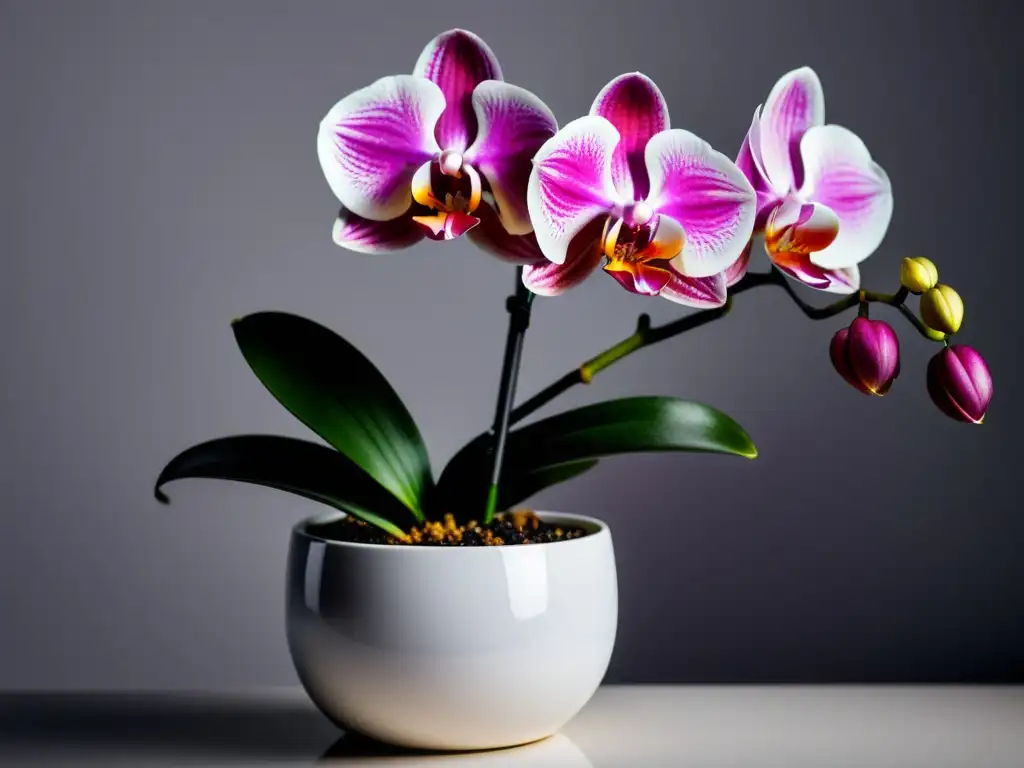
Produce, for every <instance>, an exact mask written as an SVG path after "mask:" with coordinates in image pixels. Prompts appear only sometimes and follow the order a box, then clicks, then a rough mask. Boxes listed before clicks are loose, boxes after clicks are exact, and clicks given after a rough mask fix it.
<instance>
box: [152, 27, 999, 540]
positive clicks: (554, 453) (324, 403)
mask: <svg viewBox="0 0 1024 768" xmlns="http://www.w3.org/2000/svg"><path fill="white" fill-rule="evenodd" d="M317 151H318V155H319V159H320V164H321V167H322V169H323V172H324V176H325V178H326V180H327V183H328V185H329V187H330V189H331V190H332V191H333V193H334V194H335V196H336V197H337V199H338V200H339V202H340V203H341V210H340V212H339V213H338V217H337V219H336V221H335V223H334V228H333V240H334V242H335V243H337V244H338V245H339V246H341V247H343V248H345V249H347V250H349V251H355V252H361V253H385V252H395V251H400V250H403V249H407V248H409V247H410V246H412V245H414V244H415V243H417V242H418V241H420V240H422V239H423V238H429V239H433V240H443V241H447V240H454V239H457V238H459V237H462V236H466V237H467V238H468V239H469V240H470V241H471V242H472V243H473V244H474V245H475V246H477V247H478V248H480V249H481V250H483V251H485V252H487V253H489V254H491V255H493V256H496V257H498V258H499V259H500V260H502V261H505V262H509V263H511V264H514V265H515V266H516V290H515V293H514V294H513V295H512V296H511V297H509V300H508V302H507V309H508V313H509V331H508V336H507V339H506V344H505V354H504V361H503V366H502V374H501V379H500V387H499V392H498V397H497V404H496V409H495V417H494V421H493V423H492V424H491V426H490V428H489V429H487V430H485V431H483V432H481V434H480V435H478V436H477V437H475V438H474V439H472V440H471V441H469V442H468V443H467V444H466V445H465V446H464V447H463V448H462V449H461V450H460V451H458V452H457V453H456V455H455V456H454V457H453V458H452V460H451V461H450V462H449V463H448V464H447V465H446V466H445V467H444V469H443V471H442V472H441V473H440V475H439V477H438V478H437V479H436V480H435V479H434V474H433V472H432V469H431V465H430V462H429V459H428V457H427V452H426V448H425V446H424V442H423V440H422V437H421V436H420V433H419V430H418V428H417V426H416V424H415V422H414V420H413V418H412V416H411V415H410V413H409V411H408V410H407V408H406V407H405V405H404V404H403V403H402V401H401V399H400V398H399V397H398V395H397V393H396V392H395V391H394V389H393V388H392V387H391V385H390V384H389V383H388V381H387V380H386V378H385V377H384V376H383V374H382V373H381V372H380V371H379V370H378V369H377V368H376V367H375V366H374V365H373V364H372V363H371V362H370V361H369V360H368V359H367V358H366V357H365V356H364V355H363V354H362V353H360V352H359V351H358V350H357V349H356V348H355V347H354V346H352V345H351V344H349V343H348V342H347V341H345V340H344V339H343V338H341V337H340V336H338V335H336V334H335V333H333V332H332V331H330V330H328V329H327V328H325V327H323V326H322V325H319V324H317V323H315V322H313V321H310V320H306V319H303V318H301V317H297V316H294V315H288V314H283V313H274V312H265V313H259V314H255V315H251V316H249V317H245V318H243V319H241V320H238V321H236V322H235V323H234V332H235V337H236V340H237V342H238V345H239V348H240V350H241V352H242V354H243V356H244V357H245V359H246V361H247V362H248V364H249V365H250V367H251V368H252V369H253V371H254V372H255V373H256V375H257V376H258V377H259V379H260V380H261V381H262V382H263V384H264V385H265V386H266V387H267V389H268V390H269V391H270V392H271V393H272V394H273V395H274V397H275V398H277V400H278V401H280V403H281V404H282V405H284V406H285V407H286V408H287V409H288V410H289V411H291V412H292V413H293V414H294V415H295V416H296V417H297V418H298V419H300V420H301V421H302V422H303V423H304V424H306V425H307V426H308V427H309V428H310V429H312V430H313V431H314V432H315V433H316V434H318V435H319V436H320V437H321V438H322V439H323V441H325V442H326V443H327V445H323V444H320V443H313V442H308V441H303V440H295V439H292V438H285V437H277V436H268V435H245V436H236V437H228V438H221V439H216V440H212V441H209V442H206V443H203V444H200V445H197V446H195V447H193V448H190V449H188V450H186V451H184V452H183V453H181V454H179V455H178V456H177V457H176V458H174V459H173V460H172V461H171V462H170V463H169V464H168V465H167V466H166V467H165V469H164V470H163V472H162V473H161V475H160V477H159V479H158V481H157V495H158V497H159V498H161V499H162V500H164V501H166V496H164V495H163V492H162V490H161V488H162V486H163V485H164V484H165V483H167V482H169V481H172V480H177V479H181V478H189V477H208V478H222V479H229V480H236V481H243V482H249V483H255V484H259V485H264V486H270V487H274V488H278V489H282V490H285V491H289V492H291V493H294V494H298V495H301V496H305V497H307V498H311V499H314V500H317V501H320V502H322V503H325V504H327V505H329V506H331V507H334V508H336V509H339V510H341V511H343V512H345V513H346V514H348V515H351V516H353V517H355V518H358V519H360V520H362V521H364V522H366V523H368V524H370V525H373V526H377V527H378V528H380V529H382V530H383V531H384V532H386V533H387V534H388V535H389V536H391V537H392V540H393V541H396V542H398V541H409V540H410V537H409V531H410V530H415V529H416V526H422V525H425V524H427V523H428V522H429V521H432V520H437V519H439V518H441V517H442V516H444V515H449V514H450V515H451V516H453V517H454V518H455V519H457V520H459V521H463V522H464V521H468V520H481V521H483V524H485V525H486V524H488V523H490V522H491V521H492V520H493V519H494V517H495V514H496V512H497V511H498V510H505V509H509V508H510V507H511V506H513V505H516V504H519V503H521V502H523V501H525V500H526V499H528V498H529V497H530V496H531V495H532V494H534V493H536V492H537V491H539V490H541V489H543V488H545V487H548V486H550V485H552V484H554V483H558V482H562V481H565V480H568V479H570V478H573V477H576V476H578V475H580V474H581V473H583V472H586V471H588V470H590V469H592V468H593V467H594V466H595V465H596V464H597V463H598V460H599V459H601V458H602V457H606V456H611V455H615V454H624V453H631V452H644V451H705V452H717V453H723V454H732V455H737V456H745V457H749V458H752V457H754V456H756V455H757V451H756V449H755V447H754V445H753V442H752V441H751V439H750V437H749V436H748V435H747V433H746V432H745V431H744V430H743V429H742V427H740V426H739V425H738V424H737V423H736V422H735V421H734V420H733V419H731V418H730V417H729V416H727V415H726V414H724V413H722V412H720V411H718V410H715V409H714V408H711V407H709V406H707V405H703V404H699V403H693V402H689V401H686V400H680V399H677V398H666V397H632V398H625V399H618V400H609V401H605V402H599V403H595V404H592V405H588V406H585V407H583V408H578V409H575V410H571V411H567V412H564V413H561V414H557V415H555V416H551V417H548V418H545V419H541V420H537V421H534V422H532V423H530V424H529V425H527V426H524V427H517V428H515V429H513V427H514V426H516V425H518V424H519V422H521V421H523V420H524V419H526V418H527V417H529V416H532V415H533V414H534V413H535V412H536V411H538V410H539V409H541V408H542V407H544V406H546V405H547V404H548V403H550V402H551V401H552V400H554V399H555V398H556V397H558V396H559V395H560V394H562V393H563V392H565V391H566V390H568V389H570V388H572V387H574V386H576V385H579V384H588V383H590V382H591V381H592V379H593V377H594V376H595V375H596V374H597V373H599V372H600V371H601V370H603V369H604V368H606V367H608V366H609V365H612V364H614V363H615V362H617V361H619V360H621V359H623V358H624V357H626V356H627V355H629V354H631V353H633V352H635V351H636V350H638V349H641V348H643V347H646V346H649V345H651V344H655V343H660V342H662V341H665V340H667V339H670V338H672V337H675V336H678V335H680V334H682V333H684V332H686V331H688V330H692V329H694V328H697V327H699V326H701V325H704V324H706V323H708V322H711V321H713V320H717V319H719V318H721V317H723V316H725V315H726V314H728V312H729V310H730V308H731V306H732V301H733V298H734V297H735V296H736V295H739V294H741V293H743V292H745V291H747V290H751V289H753V288H757V287H760V286H767V285H771V286H777V287H781V288H782V289H784V290H785V291H786V292H787V294H788V295H789V297H790V298H791V299H792V300H793V301H794V302H795V303H796V304H797V306H798V307H799V308H800V309H801V310H802V311H803V312H804V313H805V314H806V315H807V317H809V318H811V319H815V320H820V319H826V318H831V317H835V316H837V315H839V314H840V313H843V312H845V311H847V310H851V309H853V308H855V307H856V308H858V316H857V317H856V318H855V319H854V320H853V323H852V324H851V325H850V326H849V327H848V328H843V329H840V330H839V331H837V333H836V334H835V336H834V338H833V339H832V343H831V346H830V349H829V354H830V357H831V360H832V363H833V365H834V367H835V368H836V370H837V372H838V373H839V374H840V375H841V376H842V378H843V379H845V380H846V381H847V382H848V383H849V384H851V385H852V386H853V387H854V388H855V389H857V390H858V391H860V392H863V393H866V394H870V395H875V396H882V395H885V394H886V393H887V392H888V391H889V390H890V389H891V387H892V386H893V383H894V381H895V380H896V378H897V376H898V375H899V372H900V358H899V339H898V337H897V335H896V332H895V331H894V330H893V329H892V327H891V326H889V325H888V324H887V323H885V322H883V321H880V320H873V319H871V318H870V316H869V309H870V305H871V304H873V303H881V304H887V305H890V306H892V307H894V308H896V309H897V310H898V311H899V312H900V313H901V314H902V315H903V316H904V318H905V319H907V320H908V321H909V322H910V324H911V326H912V327H913V328H914V329H915V330H916V331H917V332H918V333H919V334H920V335H921V336H922V337H924V338H925V339H927V340H929V341H933V342H940V343H942V345H943V347H942V349H941V350H940V352H939V353H938V354H937V355H936V356H935V357H934V358H933V359H932V361H931V363H930V364H929V366H928V370H927V383H928V386H927V390H928V392H929V395H930V396H931V398H932V399H933V400H934V402H935V403H936V405H937V406H938V407H939V409H940V410H941V411H942V412H943V413H945V414H946V415H948V416H950V417H952V418H954V419H957V420H959V421H963V422H969V423H976V424H980V423H981V422H982V420H983V419H984V416H985V413H986V411H987V409H988V405H989V402H990V400H991V396H992V379H991V376H990V374H989V371H988V368H987V366H986V364H985V362H984V360H983V359H982V357H981V356H980V355H979V354H978V353H977V352H976V351H975V350H973V349H972V348H970V347H966V346H962V345H951V344H950V338H951V337H952V336H953V334H955V333H957V332H958V331H959V330H960V325H961V323H962V320H963V302H962V300H961V299H960V297H959V296H958V295H957V293H956V291H954V290H953V289H952V288H950V287H949V286H948V285H942V284H939V283H938V270H937V268H936V267H935V265H934V264H933V263H932V262H931V261H929V260H928V259H924V258H920V257H918V258H907V259H904V260H903V262H902V264H901V267H900V287H899V288H898V289H897V290H896V291H895V292H893V293H877V292H872V291H867V290H864V289H862V288H861V286H860V275H859V271H858V264H859V263H860V262H862V261H863V260H864V259H866V258H868V257H869V256H870V255H872V254H873V253H874V252H875V251H876V250H877V249H878V247H879V246H880V244H881V242H882V240H883V238H884V236H885V232H886V230H887V228H888V225H889V221H890V218H891V216H892V210H893V196H892V186H891V184H890V181H889V179H888V177H887V175H886V174H885V172H884V171H883V170H882V168H881V167H880V166H879V165H878V164H877V163H876V162H875V161H874V160H873V159H872V157H871V154H870V153H869V151H868V149H867V148H866V146H865V145H864V143H863V142H862V141H861V140H860V139H859V138H858V137H857V136H856V135H855V134H854V133H853V132H852V131H850V130H848V129H847V128H843V127H840V126H838V125H829V124H826V123H825V109H824V95H823V90H822V86H821V82H820V81H819V79H818V77H817V75H816V74H815V73H814V71H813V70H811V69H809V68H807V67H804V68H801V69H798V70H795V71H793V72H790V73H788V74H786V75H784V76H783V77H782V78H780V79H779V80H778V82H777V83H776V84H775V86H774V87H773V88H772V89H771V91H770V93H769V95H768V98H767V100H766V102H765V103H764V104H763V105H762V106H759V107H758V108H757V109H756V110H755V112H754V118H753V121H752V123H751V125H750V127H749V129H748V130H747V133H746V136H745V138H744V139H743V141H742V144H741V146H740V149H739V152H738V155H737V157H736V160H735V161H733V160H731V159H729V157H728V156H726V155H724V154H722V153H721V152H719V151H717V150H715V149H713V148H712V147H711V146H710V145H709V144H708V143H707V142H705V141H704V140H702V139H701V138H699V137H698V136H697V135H695V134H694V133H691V132H690V131H688V130H684V129H682V128H673V127H671V126H670V121H669V109H668V106H667V103H666V99H665V97H664V95H663V94H662V92H661V91H660V90H659V89H658V87H657V85H655V83H654V82H653V81H652V80H651V79H650V78H648V77H646V76H645V75H643V74H640V73H629V74H624V75H621V76H620V77H617V78H615V79H614V80H612V81H611V82H610V83H608V84H607V85H606V86H604V88H602V89H600V91H599V92H598V94H597V96H596V98H595V99H594V102H593V106H592V107H591V109H590V113H589V114H588V115H586V116H583V117H580V118H578V119H576V120H573V121H571V122H569V123H567V124H566V125H565V126H563V127H562V128H561V129H559V128H558V126H557V123H556V121H555V117H554V115H553V114H552V111H551V110H550V109H549V108H548V107H547V106H546V105H545V104H544V102H543V101H541V100H540V99H539V98H538V97H537V96H535V95H534V94H532V93H530V92H529V91H526V90H524V89H522V88H519V87H517V86H515V85H511V84H509V83H507V82H505V81H504V79H503V76H502V70H501V67H500V66H499V64H498V61H497V59H496V58H495V56H494V53H493V52H492V51H491V49H490V48H489V47H488V46H487V44H486V43H485V42H484V41H483V40H481V39H480V38H479V37H477V36H476V35H474V34H473V33H471V32H467V31H464V30H452V31H449V32H445V33H444V34H441V35H439V36H437V37H436V38H434V39H433V40H432V41H431V42H430V43H429V44H428V45H427V46H426V48H425V49H424V50H423V52H422V54H421V55H420V57H419V59H418V60H417V62H416V64H415V66H414V68H413V73H412V74H411V75H394V76H389V77H383V78H381V79H379V80H377V81H376V82H374V83H372V84H370V85H368V86H366V87H365V88H362V89H361V90H358V91H356V92H354V93H352V94H350V95H348V96H346V97H345V98H343V99H341V100H340V101H339V102H338V103H337V104H335V105H334V107H332V108H331V109H330V110H329V111H328V112H327V115H326V116H325V117H324V119H323V121H322V122H321V125H320V130H319V134H318V137H317ZM755 246H757V247H759V248H761V247H763V249H764V250H765V252H766V253H767V255H768V258H769V263H770V265H771V266H770V269H769V271H767V272H750V271H748V267H749V264H750V259H751V254H752V251H754V249H755ZM598 267H602V270H603V271H604V272H605V273H607V274H608V275H610V276H611V277H612V278H614V279H615V280H616V281H617V282H618V283H619V284H620V285H621V286H622V287H623V288H625V289H626V290H627V291H629V292H631V293H634V294H639V295H641V296H646V297H654V296H660V297H662V298H665V299H668V300H669V301H672V302H674V303H677V304H682V305H684V306H687V307H692V308H695V309H696V310H697V311H696V312H691V313H690V314H688V315H685V316H683V317H681V318H679V319H677V320H675V321H673V322H670V323H667V324H665V325H662V326H657V327H656V326H652V325H651V323H650V320H649V318H648V316H647V315H645V314H642V315H640V317H639V320H638V322H637V326H636V329H635V331H634V332H633V333H632V334H630V335H629V336H627V337H626V338H624V339H623V340H622V341H620V342H618V343H617V344H614V345H613V346H611V347H609V348H608V349H607V350H605V351H603V352H601V353H600V354H598V355H597V356H595V357H593V358H591V359H590V360H587V361H585V362H583V363H582V364H580V365H578V366H576V367H574V368H572V369H571V370H570V371H569V372H568V373H567V374H565V375H564V376H563V377H561V378H560V379H558V380H557V381H555V382H554V383H552V384H551V385H550V386H548V387H546V388H545V389H543V390H541V391H540V392H538V393H537V394H535V395H534V396H532V397H530V398H529V399H527V400H526V401H525V402H523V403H520V404H519V405H515V404H514V400H515V390H516V381H517V379H518V372H519V367H520V361H521V358H522V350H523V340H524V336H525V333H526V331H527V328H528V326H529V323H530V314H531V308H532V304H533V299H534V297H535V296H537V295H540V296H556V295H558V294H561V293H563V292H564V291H566V290H568V289H570V288H572V287H573V286H575V285H577V284H579V283H580V282H581V281H583V280H584V279H585V278H587V277H588V276H589V275H590V274H592V273H593V272H595V271H596V270H597V269H598ZM795 284H802V285H804V286H807V287H809V288H811V289H815V290H818V291H822V292H830V293H838V294H843V298H841V299H839V300H838V301H836V302H834V303H832V304H828V305H826V306H813V305H812V304H810V303H808V302H806V301H805V300H804V299H803V298H801V297H800V296H799V294H798V293H797V291H796V289H795V288H794V285H795ZM911 294H914V295H919V296H920V297H921V298H920V306H919V314H918V313H915V312H914V310H913V309H912V308H911V307H909V306H908V305H907V303H906V302H907V300H908V298H909V296H910V295H911Z"/></svg>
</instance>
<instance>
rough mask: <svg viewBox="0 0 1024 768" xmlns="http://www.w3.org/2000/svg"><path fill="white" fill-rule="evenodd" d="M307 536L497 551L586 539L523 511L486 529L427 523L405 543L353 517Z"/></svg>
mask: <svg viewBox="0 0 1024 768" xmlns="http://www.w3.org/2000/svg"><path fill="white" fill-rule="evenodd" d="M310 533H312V534H314V535H316V536H320V537H321V538H324V539H329V540H331V541H350V542H355V543H360V544H395V545H396V546H421V547H500V546H508V545H511V544H543V543H547V542H552V541H567V540H569V539H578V538H580V537H581V536H586V535H587V531H586V530H584V529H583V528H562V527H560V526H557V525H553V524H551V523H545V522H544V521H543V520H541V519H540V518H539V517H537V516H536V515H535V514H534V513H533V512H532V511H527V510H522V511H515V512H509V513H506V514H502V515H496V516H495V518H494V520H493V521H492V522H491V523H488V524H487V525H481V524H480V523H478V522H476V521H475V520H471V521H470V522H469V523H467V524H466V525H458V524H456V522H455V518H454V517H452V516H451V515H445V516H444V520H439V521H428V522H426V523H424V524H423V525H422V526H420V527H417V528H411V529H410V530H409V531H408V532H407V538H406V539H405V540H402V539H398V538H395V537H394V536H392V535H391V534H389V533H385V532H384V531H382V530H381V529H380V528H378V527H376V526H375V525H370V524H369V523H364V522H363V521H362V520H359V519H357V518H355V517H351V516H349V517H344V518H342V519H340V520H336V521H334V522H331V523H326V524H323V525H317V526H315V527H311V528H310Z"/></svg>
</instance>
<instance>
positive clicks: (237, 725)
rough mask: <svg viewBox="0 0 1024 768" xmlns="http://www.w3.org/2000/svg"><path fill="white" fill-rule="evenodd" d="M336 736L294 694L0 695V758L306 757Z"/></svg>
mask: <svg viewBox="0 0 1024 768" xmlns="http://www.w3.org/2000/svg"><path fill="white" fill-rule="evenodd" d="M337 738H338V729H337V728H336V727H335V726H334V725H333V724H332V723H331V722H330V721H329V720H327V718H325V717H324V716H323V715H321V714H320V713H319V712H317V711H316V709H314V708H313V706H312V705H311V704H310V703H309V702H308V700H305V699H304V698H302V697H299V696H286V695H273V694H272V695H265V694H259V695H254V696H245V695H242V694H238V695H216V694H211V695H199V694H179V693H152V694H149V693H59V694H58V693H5V694H0V757H2V756H3V755H5V754H8V753H17V754H22V755H25V754H28V755H33V756H35V755H39V756H42V755H57V754H63V755H74V756H75V760H76V761H78V760H85V761H88V759H89V757H90V756H92V757H93V758H99V757H100V756H103V757H104V758H107V759H114V758H124V757H129V758H135V759H141V758H144V757H147V756H167V755H174V756H175V757H177V758H181V759H183V760H185V759H187V760H195V759H207V760H213V761H217V760H231V761H236V760H242V761H260V762H263V761H273V760H288V761H291V760H301V761H308V762H313V761H315V760H316V759H317V758H318V756H320V755H321V754H322V753H323V750H324V745H328V744H331V743H332V742H334V741H335V740H336V739H337ZM2 762H3V760H2V759H0V763H2Z"/></svg>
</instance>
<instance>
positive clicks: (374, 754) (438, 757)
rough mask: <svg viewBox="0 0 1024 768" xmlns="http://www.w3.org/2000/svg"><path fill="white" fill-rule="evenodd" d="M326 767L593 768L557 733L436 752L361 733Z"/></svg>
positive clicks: (340, 744)
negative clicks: (521, 741)
mask: <svg viewBox="0 0 1024 768" xmlns="http://www.w3.org/2000/svg"><path fill="white" fill-rule="evenodd" d="M317 763H322V764H325V765H344V766H348V768H355V767H356V766H373V768H417V766H420V767H422V768H445V766H457V767H458V768H469V766H493V768H500V767H501V766H516V767H517V768H520V767H522V768H528V767H529V766H534V767H535V768H540V767H541V766H555V765H557V766H564V767H565V768H593V764H592V763H591V762H590V760H589V759H587V756H586V755H585V754H584V753H583V751H582V750H581V749H580V748H579V747H577V746H576V744H574V743H573V742H572V741H571V740H570V739H569V738H568V737H567V736H563V735H562V734H560V733H556V734H555V735H554V736H549V737H548V738H546V739H541V740H540V741H535V742H533V743H531V744H524V745H522V746H519V747H507V748H504V749H490V750H483V751H476V752H433V751H429V750H417V749H405V748H402V747H394V746H391V745H389V744H383V743H381V742H378V741H374V740H373V739H371V738H369V737H367V736H363V735H361V734H358V733H354V732H352V733H346V734H345V735H344V736H342V737H341V738H340V739H338V740H337V741H335V742H334V743H333V744H332V745H331V746H330V747H329V748H328V749H327V750H326V751H325V752H324V753H323V754H322V755H321V756H320V759H319V760H317Z"/></svg>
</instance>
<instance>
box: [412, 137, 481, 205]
mask: <svg viewBox="0 0 1024 768" xmlns="http://www.w3.org/2000/svg"><path fill="white" fill-rule="evenodd" d="M456 165H457V166H458V167H457V168H456ZM452 169H455V170H454V171H452ZM412 197H413V199H414V200H415V201H416V202H417V203H419V204H420V205H422V206H424V207H426V208H429V209H430V210H432V211H439V212H442V213H466V214H470V213H473V211H475V210H476V209H477V208H478V207H479V205H480V201H481V199H482V197H483V183H482V180H481V178H480V174H479V173H478V172H477V170H476V169H475V168H474V167H473V166H471V165H469V164H468V163H464V162H463V159H462V156H461V155H460V154H459V153H457V152H443V153H441V154H440V155H438V157H437V158H435V159H434V160H430V161H429V162H426V163H424V164H423V165H421V166H420V167H419V168H418V169H417V170H416V173H415V175H414V176H413V179H412Z"/></svg>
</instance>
